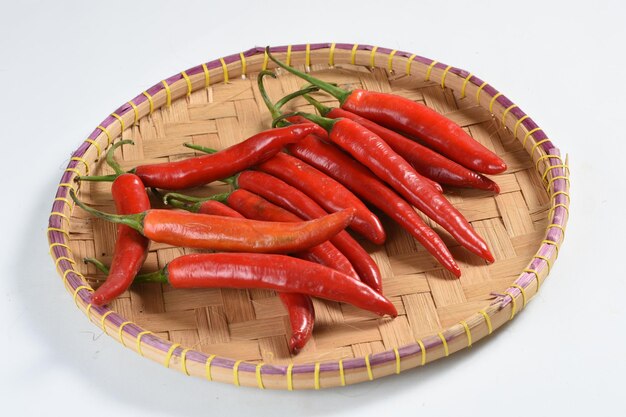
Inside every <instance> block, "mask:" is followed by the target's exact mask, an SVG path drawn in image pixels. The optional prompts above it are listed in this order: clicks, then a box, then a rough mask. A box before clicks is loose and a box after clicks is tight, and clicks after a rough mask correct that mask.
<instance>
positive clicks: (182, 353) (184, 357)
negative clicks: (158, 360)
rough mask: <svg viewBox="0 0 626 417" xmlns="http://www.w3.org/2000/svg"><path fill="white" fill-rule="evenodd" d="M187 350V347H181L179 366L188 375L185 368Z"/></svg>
mask: <svg viewBox="0 0 626 417" xmlns="http://www.w3.org/2000/svg"><path fill="white" fill-rule="evenodd" d="M187 352H189V348H186V349H183V351H182V352H180V362H181V364H180V367H181V368H182V370H183V372H184V373H185V375H187V376H189V371H188V370H187Z"/></svg>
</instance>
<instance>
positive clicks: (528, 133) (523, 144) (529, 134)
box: [522, 127, 541, 156]
mask: <svg viewBox="0 0 626 417" xmlns="http://www.w3.org/2000/svg"><path fill="white" fill-rule="evenodd" d="M540 130H541V128H540V127H536V128H534V129H532V130H529V131H528V132H526V135H525V136H524V140H522V146H523V147H524V148H525V147H526V141H527V140H528V138H529V137H530V136H531V135H532V134H533V133H535V132H538V131H540ZM531 156H532V155H531Z"/></svg>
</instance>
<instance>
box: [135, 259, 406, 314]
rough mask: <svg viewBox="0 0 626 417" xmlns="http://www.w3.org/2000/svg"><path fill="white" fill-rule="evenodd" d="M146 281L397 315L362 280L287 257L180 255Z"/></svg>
mask: <svg viewBox="0 0 626 417" xmlns="http://www.w3.org/2000/svg"><path fill="white" fill-rule="evenodd" d="M147 281H154V282H169V284H170V285H171V286H172V287H174V288H262V289H268V290H274V291H278V292H285V293H298V294H306V295H309V296H312V297H319V298H324V299H327V300H331V301H338V302H342V303H348V304H351V305H354V306H355V307H358V308H361V309H364V310H367V311H371V312H373V313H376V314H378V315H381V316H383V315H389V316H392V317H396V316H397V315H398V312H397V310H396V308H395V306H394V305H393V303H392V302H391V301H389V300H388V299H387V298H385V297H384V296H382V295H381V294H379V293H377V292H376V291H374V290H373V289H372V288H370V287H368V286H367V285H365V284H364V283H362V282H361V281H358V280H356V279H354V278H352V277H349V276H347V275H345V274H342V273H341V272H339V271H336V270H334V269H331V268H328V267H326V266H324V265H319V264H316V263H313V262H309V261H305V260H302V259H298V258H293V257H291V256H285V255H272V254H259V253H198V254H190V255H183V256H180V257H178V258H176V259H174V260H173V261H171V262H170V263H169V264H168V265H167V266H166V267H165V268H164V269H163V270H161V271H157V272H156V273H154V274H152V275H151V276H150V277H148V278H147Z"/></svg>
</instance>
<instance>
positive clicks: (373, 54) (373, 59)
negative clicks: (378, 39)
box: [370, 46, 378, 68]
mask: <svg viewBox="0 0 626 417" xmlns="http://www.w3.org/2000/svg"><path fill="white" fill-rule="evenodd" d="M377 49H378V46H375V47H373V48H372V52H370V68H376V50H377Z"/></svg>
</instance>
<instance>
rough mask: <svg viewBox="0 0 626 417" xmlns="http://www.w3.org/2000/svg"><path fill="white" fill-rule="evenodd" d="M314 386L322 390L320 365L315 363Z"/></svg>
mask: <svg viewBox="0 0 626 417" xmlns="http://www.w3.org/2000/svg"><path fill="white" fill-rule="evenodd" d="M313 386H314V387H315V389H320V363H319V362H315V370H314V371H313Z"/></svg>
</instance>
